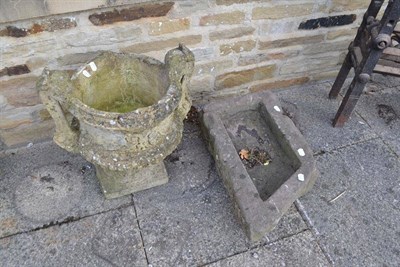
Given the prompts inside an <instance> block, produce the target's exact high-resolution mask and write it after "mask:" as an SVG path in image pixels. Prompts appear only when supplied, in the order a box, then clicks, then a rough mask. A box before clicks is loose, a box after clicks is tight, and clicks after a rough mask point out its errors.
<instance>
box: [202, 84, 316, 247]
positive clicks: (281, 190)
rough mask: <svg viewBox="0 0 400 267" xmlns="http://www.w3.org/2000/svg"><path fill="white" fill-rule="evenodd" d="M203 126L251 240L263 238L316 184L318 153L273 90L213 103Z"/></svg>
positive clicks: (204, 116)
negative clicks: (313, 152) (313, 149)
mask: <svg viewBox="0 0 400 267" xmlns="http://www.w3.org/2000/svg"><path fill="white" fill-rule="evenodd" d="M202 128H203V132H204V135H205V137H206V140H207V142H208V144H209V150H210V152H211V154H212V155H213V157H214V160H215V162H216V166H217V170H218V173H219V175H220V176H221V177H222V179H223V182H224V185H225V187H226V189H227V190H228V192H229V194H230V196H231V198H232V199H233V201H234V203H235V209H236V210H237V213H238V215H239V218H240V220H241V222H242V223H243V225H244V228H245V231H246V234H247V236H248V237H249V239H250V240H251V241H257V240H259V239H261V238H262V237H263V236H264V235H265V234H266V233H268V232H269V231H271V230H272V229H273V228H274V227H275V226H276V225H277V224H278V222H279V220H280V218H281V217H282V215H283V214H285V212H286V211H287V210H288V209H289V207H290V206H291V205H292V203H293V202H294V201H295V200H296V199H297V198H299V197H300V196H302V195H303V194H305V193H306V192H307V191H308V190H309V189H310V188H311V187H312V186H313V184H314V182H315V180H316V178H317V176H318V171H317V169H316V167H315V161H314V159H313V154H312V150H311V149H310V148H309V146H308V144H307V142H306V141H305V139H304V137H303V136H302V135H301V133H300V132H299V130H298V129H297V128H296V127H295V125H294V124H293V122H292V121H291V119H290V118H289V117H288V116H286V115H285V110H284V108H282V106H281V105H280V103H279V101H278V100H277V99H276V98H275V96H274V95H273V94H272V93H270V92H262V93H258V94H250V95H246V96H244V97H239V98H233V99H230V100H227V101H224V102H217V103H211V104H209V105H207V106H206V107H205V108H204V110H203V114H202ZM260 151H262V152H263V153H264V156H263V158H259V159H257V158H254V157H255V156H254V155H256V156H257V155H259V154H260V153H259V152H260ZM243 152H245V153H243ZM255 152H257V153H255ZM251 153H253V154H254V155H251ZM265 155H267V156H265ZM252 157H253V158H252ZM254 162H255V164H254Z"/></svg>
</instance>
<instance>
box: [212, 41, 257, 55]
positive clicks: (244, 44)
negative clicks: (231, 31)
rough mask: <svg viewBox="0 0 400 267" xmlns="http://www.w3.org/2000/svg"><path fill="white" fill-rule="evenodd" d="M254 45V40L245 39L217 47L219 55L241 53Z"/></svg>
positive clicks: (251, 48) (249, 49)
mask: <svg viewBox="0 0 400 267" xmlns="http://www.w3.org/2000/svg"><path fill="white" fill-rule="evenodd" d="M255 47H256V41H254V40H247V41H238V42H235V43H233V44H223V45H221V46H220V47H219V51H220V53H219V54H220V55H221V56H226V55H230V54H232V53H242V52H249V51H251V50H253V49H254V48H255Z"/></svg>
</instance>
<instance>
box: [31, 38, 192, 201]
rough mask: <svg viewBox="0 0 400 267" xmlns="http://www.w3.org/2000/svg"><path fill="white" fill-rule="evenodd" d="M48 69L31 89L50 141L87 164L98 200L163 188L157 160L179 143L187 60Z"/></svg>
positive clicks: (100, 58) (109, 55)
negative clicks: (50, 124)
mask: <svg viewBox="0 0 400 267" xmlns="http://www.w3.org/2000/svg"><path fill="white" fill-rule="evenodd" d="M78 58H79V57H78ZM53 65H54V66H52V67H51V66H49V67H47V68H45V70H44V71H43V74H42V76H41V78H40V80H39V81H38V84H37V86H38V89H39V92H40V97H41V99H42V101H43V103H44V104H45V106H46V108H47V109H48V111H49V113H50V114H51V116H52V117H53V119H54V121H55V125H56V131H55V135H54V141H55V142H56V143H57V144H58V145H59V146H60V147H62V148H64V149H66V150H68V151H70V152H74V153H80V154H81V155H82V156H83V157H84V158H85V159H86V160H88V161H89V162H91V163H93V164H94V166H95V167H96V174H97V178H98V179H99V181H100V185H101V187H102V189H103V193H104V195H105V196H106V198H115V197H119V196H123V195H126V194H129V193H133V192H137V191H140V190H144V189H148V188H151V187H154V186H158V185H161V184H164V183H166V182H168V175H167V172H166V169H165V166H164V163H163V159H164V158H165V157H166V156H167V155H169V154H170V153H171V152H172V151H173V150H174V149H175V148H176V147H177V145H178V144H179V143H180V141H181V138H182V131H183V119H184V118H185V116H186V114H187V112H188V111H189V108H190V106H191V100H190V98H189V94H188V88H187V84H188V81H189V79H190V77H191V75H192V72H193V67H194V55H193V53H192V52H191V51H190V50H189V49H188V48H186V47H185V46H183V45H179V47H178V48H176V49H172V50H170V51H168V52H167V54H166V56H165V63H162V62H160V61H158V60H156V59H153V58H150V57H147V56H143V55H134V54H123V53H114V52H99V53H96V54H94V55H92V56H91V58H90V57H89V60H87V61H86V63H85V64H83V66H82V64H80V65H78V66H77V65H76V64H75V65H74V64H70V65H68V66H62V67H61V66H59V65H57V64H53Z"/></svg>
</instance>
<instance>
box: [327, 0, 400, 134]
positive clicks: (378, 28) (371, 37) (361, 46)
mask: <svg viewBox="0 0 400 267" xmlns="http://www.w3.org/2000/svg"><path fill="white" fill-rule="evenodd" d="M384 2H385V1H384V0H372V1H371V3H370V5H369V7H368V9H367V11H366V12H365V14H364V18H363V21H362V23H361V25H360V27H359V28H358V32H357V35H356V37H355V38H354V40H353V42H351V43H350V45H349V52H348V53H347V55H346V58H345V60H344V62H343V65H342V67H341V69H340V71H339V74H338V76H337V77H336V80H335V83H334V84H333V86H332V89H331V91H330V92H329V98H336V97H337V96H338V94H339V92H340V89H341V88H342V86H343V83H344V82H345V80H346V78H347V76H348V74H349V72H350V70H351V68H354V72H355V75H354V78H353V80H352V82H351V84H350V86H349V88H348V89H347V91H346V94H345V96H344V98H343V100H342V103H341V105H340V107H339V110H338V111H337V113H336V116H335V119H334V121H333V126H334V127H342V126H343V125H344V123H345V122H346V121H347V120H348V119H349V117H350V115H351V113H352V111H353V109H354V108H355V106H356V104H357V101H358V99H359V98H360V95H361V93H362V92H363V90H364V87H365V84H366V83H367V82H368V81H369V80H370V79H371V74H372V73H373V72H376V73H382V74H389V75H395V76H400V49H399V48H396V47H393V46H392V39H394V40H396V39H397V40H398V41H400V40H399V36H400V35H399V33H400V31H399V32H398V31H396V30H395V27H396V24H397V21H398V19H399V16H400V0H389V1H388V4H387V7H386V9H385V11H384V14H383V16H382V19H380V20H378V19H377V15H378V13H379V11H380V9H381V7H382V5H383V4H384Z"/></svg>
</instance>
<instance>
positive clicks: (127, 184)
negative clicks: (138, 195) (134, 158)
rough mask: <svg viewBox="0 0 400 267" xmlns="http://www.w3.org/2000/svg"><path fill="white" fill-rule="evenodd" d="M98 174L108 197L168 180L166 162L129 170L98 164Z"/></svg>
mask: <svg viewBox="0 0 400 267" xmlns="http://www.w3.org/2000/svg"><path fill="white" fill-rule="evenodd" d="M96 175H97V179H99V182H100V185H101V187H102V189H103V193H104V196H105V197H106V198H107V199H111V198H116V197H121V196H124V195H128V194H131V193H134V192H138V191H141V190H145V189H149V188H152V187H155V186H158V185H162V184H165V183H167V182H168V174H167V170H166V169H165V165H164V162H160V163H158V164H154V165H150V166H148V167H146V168H142V169H131V170H127V171H112V170H108V169H105V168H102V167H100V166H98V165H96Z"/></svg>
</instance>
